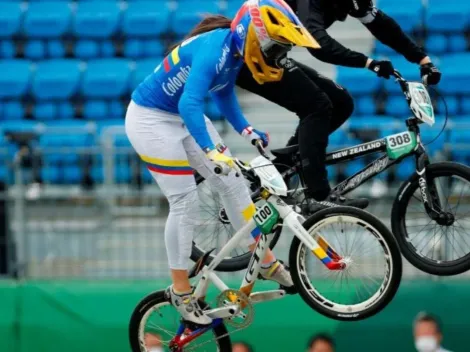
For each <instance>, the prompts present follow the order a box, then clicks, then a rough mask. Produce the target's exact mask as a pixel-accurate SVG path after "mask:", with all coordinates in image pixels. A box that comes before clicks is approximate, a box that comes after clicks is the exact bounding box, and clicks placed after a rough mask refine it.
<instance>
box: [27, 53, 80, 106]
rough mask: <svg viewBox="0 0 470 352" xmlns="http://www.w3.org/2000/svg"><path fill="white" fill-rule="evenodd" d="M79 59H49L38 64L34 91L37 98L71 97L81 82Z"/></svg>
mask: <svg viewBox="0 0 470 352" xmlns="http://www.w3.org/2000/svg"><path fill="white" fill-rule="evenodd" d="M80 76H81V72H80V62H79V61H78V60H74V59H69V60H60V59H56V60H48V61H42V62H40V63H39V64H38V66H37V71H36V75H35V77H34V81H33V88H32V92H33V95H34V97H35V98H36V99H39V100H46V99H70V98H71V97H72V96H73V95H75V94H76V93H77V91H78V87H79V84H80Z"/></svg>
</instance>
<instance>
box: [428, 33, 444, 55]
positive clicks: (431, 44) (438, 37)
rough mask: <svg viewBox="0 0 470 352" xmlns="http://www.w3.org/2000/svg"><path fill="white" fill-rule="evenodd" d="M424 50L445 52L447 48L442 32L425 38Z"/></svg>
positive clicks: (436, 52) (434, 52) (438, 52)
mask: <svg viewBox="0 0 470 352" xmlns="http://www.w3.org/2000/svg"><path fill="white" fill-rule="evenodd" d="M426 50H427V51H428V52H430V53H433V54H441V53H445V52H446V50H447V37H446V36H445V35H443V34H432V35H429V36H428V38H427V39H426Z"/></svg>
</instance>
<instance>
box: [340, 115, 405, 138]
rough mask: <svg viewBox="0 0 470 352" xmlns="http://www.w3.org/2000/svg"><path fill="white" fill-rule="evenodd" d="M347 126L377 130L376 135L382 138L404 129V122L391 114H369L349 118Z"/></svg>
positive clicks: (351, 128)
mask: <svg viewBox="0 0 470 352" xmlns="http://www.w3.org/2000/svg"><path fill="white" fill-rule="evenodd" d="M347 126H348V128H349V129H350V130H353V129H356V130H378V132H379V134H378V137H379V138H382V137H385V136H387V135H390V134H393V133H397V132H399V131H400V130H402V129H404V126H405V123H404V122H403V120H401V119H398V118H394V117H391V116H382V115H370V116H361V117H358V118H351V119H349V120H348V122H347Z"/></svg>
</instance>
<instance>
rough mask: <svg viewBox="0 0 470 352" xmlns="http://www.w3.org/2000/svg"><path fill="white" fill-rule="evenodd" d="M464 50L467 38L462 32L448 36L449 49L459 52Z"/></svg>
mask: <svg viewBox="0 0 470 352" xmlns="http://www.w3.org/2000/svg"><path fill="white" fill-rule="evenodd" d="M469 17H470V14H469ZM465 50H467V38H465V36H464V35H463V34H455V35H451V36H450V37H449V51H451V52H453V53H459V52H462V51H465Z"/></svg>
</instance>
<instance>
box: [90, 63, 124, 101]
mask: <svg viewBox="0 0 470 352" xmlns="http://www.w3.org/2000/svg"><path fill="white" fill-rule="evenodd" d="M129 80H130V67H129V62H128V61H127V60H124V59H101V60H93V61H89V62H88V67H87V70H86V72H85V75H84V79H83V84H82V93H83V94H84V95H85V96H86V97H91V98H115V97H119V96H122V95H124V94H127V93H128V89H129Z"/></svg>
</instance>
